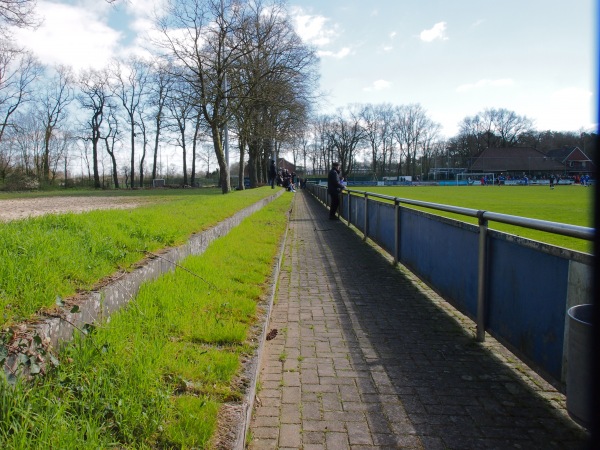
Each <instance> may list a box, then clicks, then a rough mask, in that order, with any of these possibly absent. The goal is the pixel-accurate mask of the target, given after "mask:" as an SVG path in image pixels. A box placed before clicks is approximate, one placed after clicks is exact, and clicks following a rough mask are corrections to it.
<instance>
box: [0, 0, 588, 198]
mask: <svg viewBox="0 0 600 450" xmlns="http://www.w3.org/2000/svg"><path fill="white" fill-rule="evenodd" d="M105 1H107V2H108V3H113V1H114V0H105ZM166 3H167V9H166V13H165V14H163V15H160V16H157V17H156V19H155V33H154V36H155V37H154V38H153V40H152V42H150V44H151V46H150V48H152V50H151V52H149V53H147V55H146V56H144V57H141V56H130V57H128V58H121V59H114V60H112V61H110V62H109V63H108V64H107V65H106V66H105V67H103V68H101V69H92V68H90V69H87V70H81V71H79V72H78V73H76V72H74V71H73V69H72V68H70V67H67V66H58V67H45V66H43V65H42V64H40V62H39V61H38V60H37V59H36V58H35V57H34V55H33V53H32V52H31V51H30V50H28V49H24V48H20V47H18V46H17V45H16V43H14V42H12V41H11V40H10V38H9V35H10V33H9V30H10V27H14V26H17V27H35V26H37V25H38V24H39V18H37V17H35V0H0V182H1V183H2V184H4V185H7V184H9V182H10V180H17V181H18V182H19V183H17V184H18V185H19V186H23V185H27V183H29V181H31V182H34V184H40V185H52V184H57V183H58V182H64V183H67V182H68V174H69V171H70V170H73V169H72V168H73V166H74V164H75V162H76V161H79V162H80V167H81V169H80V170H81V171H82V172H87V175H88V178H89V179H90V180H91V181H92V184H93V186H95V187H96V188H101V187H105V185H106V182H105V180H104V177H103V176H101V175H102V174H104V173H105V172H108V173H109V176H110V179H111V180H112V181H111V183H110V184H111V185H112V186H114V187H117V188H119V187H129V188H133V187H137V186H144V185H147V184H148V178H149V179H150V180H153V179H156V178H157V177H160V176H162V175H163V174H164V169H163V165H162V161H161V148H162V147H165V148H177V149H178V158H179V164H178V166H179V167H181V168H182V183H183V184H184V185H195V184H196V182H197V179H196V177H197V173H198V168H197V162H199V161H200V162H203V165H204V166H205V167H206V170H207V172H210V168H211V166H212V167H213V169H216V172H217V173H218V176H219V184H220V186H221V188H222V191H223V192H224V193H225V192H229V190H230V189H231V185H230V180H231V175H233V174H231V173H230V168H231V167H236V168H237V170H238V173H237V175H238V177H237V178H238V180H239V185H238V186H237V187H238V188H243V186H244V185H243V180H244V177H245V175H246V173H245V168H247V175H248V177H249V179H250V185H251V186H257V185H259V184H260V183H262V182H266V178H267V177H266V171H267V167H268V161H269V160H270V159H271V158H273V157H276V156H278V155H281V154H283V155H288V154H291V155H292V159H293V163H294V164H296V165H298V166H299V167H301V168H303V169H304V170H305V171H306V172H311V171H312V172H313V173H317V172H323V171H325V170H328V168H329V167H330V165H331V162H333V161H334V160H336V161H339V162H340V163H341V165H342V174H343V176H348V175H350V174H352V173H357V172H358V171H360V172H361V173H365V174H368V176H370V177H375V178H379V177H383V176H390V175H391V176H402V175H411V176H413V177H417V176H420V175H421V174H427V173H429V171H430V169H431V168H433V167H439V166H445V167H455V168H459V167H468V166H469V164H470V161H472V159H473V158H474V157H476V156H477V155H478V154H479V153H480V152H481V151H482V150H484V149H486V148H489V147H514V146H529V147H534V148H538V149H540V150H542V151H546V150H550V149H552V148H560V147H563V146H579V147H580V148H582V149H583V150H584V151H586V153H587V154H588V156H590V157H591V158H592V159H593V160H594V161H595V162H596V163H597V161H596V158H597V155H596V152H595V149H594V147H593V146H592V145H591V144H592V143H593V142H595V137H596V135H595V134H592V133H586V132H554V131H537V130H535V128H534V123H533V120H531V119H530V118H528V117H525V116H521V115H519V114H517V113H515V112H513V111H509V110H506V109H493V108H492V109H486V110H484V111H481V112H479V113H477V114H476V115H474V116H469V117H465V118H464V119H463V120H462V121H461V122H460V124H459V132H458V133H457V135H456V136H454V137H451V138H445V137H444V136H442V134H441V125H440V124H438V123H436V122H435V121H434V120H433V119H432V118H431V117H430V115H429V113H428V112H427V110H426V109H425V108H424V107H423V106H422V105H420V104H407V105H392V104H388V103H385V104H365V105H360V104H352V105H348V106H346V107H343V108H338V109H337V110H336V111H335V112H334V113H332V114H328V115H322V114H317V112H316V111H315V110H314V108H315V105H316V103H317V102H316V100H317V97H318V94H317V93H316V92H317V90H316V89H317V81H318V70H317V64H318V57H317V56H316V53H315V51H314V49H312V48H310V47H309V46H307V45H306V44H304V43H303V42H302V40H301V38H300V37H299V36H298V35H297V33H296V32H295V31H294V28H293V25H292V22H291V19H290V16H289V14H288V11H287V9H286V5H285V2H284V1H283V0H268V1H264V2H263V1H262V0H243V1H240V0H168V1H167V2H166ZM230 135H231V137H232V138H231V139H229V136H230ZM229 142H231V143H233V144H235V145H236V149H237V151H236V154H237V155H239V160H238V161H236V162H234V163H233V164H231V163H230V159H229V154H228V149H229ZM190 164H191V165H190ZM167 166H168V164H167ZM168 171H169V167H167V173H168ZM59 178H60V179H59ZM123 183H124V185H125V186H123V185H122V184H123Z"/></svg>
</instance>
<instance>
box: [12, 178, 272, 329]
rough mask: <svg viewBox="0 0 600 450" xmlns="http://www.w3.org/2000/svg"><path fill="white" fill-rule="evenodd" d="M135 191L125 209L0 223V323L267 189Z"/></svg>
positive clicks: (172, 241) (211, 221) (173, 242)
mask: <svg viewBox="0 0 600 450" xmlns="http://www.w3.org/2000/svg"><path fill="white" fill-rule="evenodd" d="M136 192H137V191H136ZM139 193H140V194H143V195H144V197H145V201H144V202H143V206H140V207H138V208H135V209H131V210H126V211H121V210H102V211H91V212H87V213H82V214H72V213H67V214H52V215H46V216H40V217H35V218H32V219H26V220H17V221H12V222H8V223H2V224H0V260H1V261H2V263H1V264H0V309H1V310H2V316H0V324H1V325H2V326H5V325H7V324H11V323H13V322H18V321H21V320H23V319H28V318H29V317H30V316H31V315H32V314H34V313H36V312H37V311H39V310H40V309H42V308H51V307H53V306H54V304H55V300H56V298H57V297H62V298H67V297H69V296H72V295H73V294H75V293H76V292H77V291H81V290H84V291H85V290H89V289H92V288H93V286H94V285H95V284H96V283H97V282H98V281H99V280H101V279H103V278H104V277H107V276H110V275H112V274H114V273H115V272H118V271H122V270H130V269H131V267H132V266H133V265H134V264H136V263H137V262H138V261H140V260H142V259H143V258H144V256H145V253H144V252H145V251H150V252H154V251H157V250H160V249H163V248H166V247H172V246H177V245H181V244H183V243H184V242H185V241H187V239H188V238H189V237H190V236H191V235H192V234H193V233H197V232H199V231H202V230H204V229H206V228H208V227H210V226H213V225H215V224H216V223H218V222H220V221H222V220H223V219H225V218H227V217H229V216H231V215H233V214H234V213H235V212H237V211H239V210H240V209H242V208H245V207H247V206H249V205H251V204H253V203H255V202H257V201H258V200H260V199H262V198H264V197H267V196H269V195H272V191H271V189H267V188H264V189H253V190H247V191H240V192H235V193H232V194H230V195H226V196H223V194H221V193H220V191H219V190H217V189H212V190H165V191H139ZM85 194H86V193H81V195H82V196H85ZM70 195H74V193H72V192H71V193H70ZM123 195H130V194H129V193H126V192H123ZM82 201H83V199H82Z"/></svg>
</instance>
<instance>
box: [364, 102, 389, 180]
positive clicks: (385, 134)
mask: <svg viewBox="0 0 600 450" xmlns="http://www.w3.org/2000/svg"><path fill="white" fill-rule="evenodd" d="M393 115H394V107H393V106H392V105H391V104H390V103H384V104H380V105H372V104H367V105H365V106H363V107H362V109H361V111H360V117H361V119H362V122H363V127H364V131H365V140H366V141H368V142H369V146H370V147H371V158H372V159H371V170H372V171H373V175H374V176H377V174H378V172H379V174H381V175H383V174H384V173H385V169H386V164H387V161H388V158H389V157H390V153H391V142H392V135H393V126H394V124H393Z"/></svg>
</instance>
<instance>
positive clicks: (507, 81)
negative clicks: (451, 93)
mask: <svg viewBox="0 0 600 450" xmlns="http://www.w3.org/2000/svg"><path fill="white" fill-rule="evenodd" d="M514 84H515V82H514V80H512V79H511V78H499V79H497V80H489V79H483V80H479V81H478V82H476V83H470V84H462V85H460V86H459V87H457V88H456V92H467V91H472V90H474V89H486V88H496V87H508V86H514Z"/></svg>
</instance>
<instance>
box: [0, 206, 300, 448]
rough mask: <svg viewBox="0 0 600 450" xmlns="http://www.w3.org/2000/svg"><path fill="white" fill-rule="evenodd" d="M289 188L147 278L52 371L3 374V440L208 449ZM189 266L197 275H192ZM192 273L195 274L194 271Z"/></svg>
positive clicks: (8, 444)
mask: <svg viewBox="0 0 600 450" xmlns="http://www.w3.org/2000/svg"><path fill="white" fill-rule="evenodd" d="M291 199H292V197H291V196H287V195H286V196H282V197H280V198H279V199H277V200H276V201H274V202H272V203H270V204H269V205H268V206H266V207H265V208H264V209H263V210H261V211H259V212H257V213H256V214H253V215H252V216H251V217H249V218H247V219H245V220H244V221H243V222H242V224H241V225H240V226H239V227H236V228H234V229H233V230H232V231H231V232H230V233H229V234H228V235H227V236H225V237H223V238H221V239H218V240H217V241H215V242H214V243H213V244H211V245H210V247H209V248H208V249H207V251H206V252H205V253H204V254H203V255H200V256H192V257H189V258H187V259H186V260H185V261H184V262H183V263H182V265H183V266H184V267H185V268H186V269H187V270H188V271H189V272H188V271H186V270H181V269H177V270H176V271H175V272H173V273H168V274H165V275H163V276H162V277H160V278H159V279H158V280H156V281H154V282H152V283H148V284H146V285H144V286H143V287H142V289H141V290H140V292H139V295H138V296H137V297H136V299H135V300H133V301H132V302H131V303H130V304H129V305H128V307H126V308H124V309H122V310H121V311H119V312H117V313H115V314H113V315H112V316H111V318H110V321H109V322H108V323H106V324H103V325H101V326H98V327H97V328H95V329H94V331H93V332H91V333H90V334H89V335H88V336H86V337H81V336H80V337H78V338H77V339H75V340H74V341H72V342H71V343H69V344H67V345H66V346H65V348H64V349H62V350H61V352H60V355H59V360H60V364H59V365H58V366H57V367H55V368H53V369H51V370H50V371H49V373H48V374H47V375H46V376H45V377H35V378H33V379H32V380H29V381H24V380H20V381H18V382H17V383H16V384H14V385H11V384H9V383H8V382H7V381H6V378H5V377H3V376H0V417H2V421H0V447H1V448H14V449H20V448H61V449H97V448H140V449H143V448H210V447H211V440H212V439H213V436H214V433H215V429H216V424H217V415H218V411H219V408H220V405H221V404H223V403H224V402H227V401H231V400H237V399H239V398H240V395H241V391H240V390H239V388H238V387H236V385H235V383H232V380H233V379H234V377H235V375H236V373H237V372H238V370H239V368H240V358H241V356H242V355H244V354H247V353H248V352H250V351H251V347H250V345H249V344H248V343H247V336H248V333H249V329H250V327H251V325H252V324H253V323H254V322H255V321H256V320H257V316H258V315H259V314H260V311H258V302H259V301H260V300H261V299H262V297H263V295H264V294H265V291H266V283H267V281H268V279H269V276H270V274H271V273H272V269H273V260H274V256H275V255H276V254H277V251H278V245H279V242H280V239H281V236H282V234H283V233H284V231H285V227H286V225H287V214H286V212H287V211H288V210H289V207H290V202H291ZM190 272H192V273H190ZM193 274H195V275H193Z"/></svg>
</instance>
